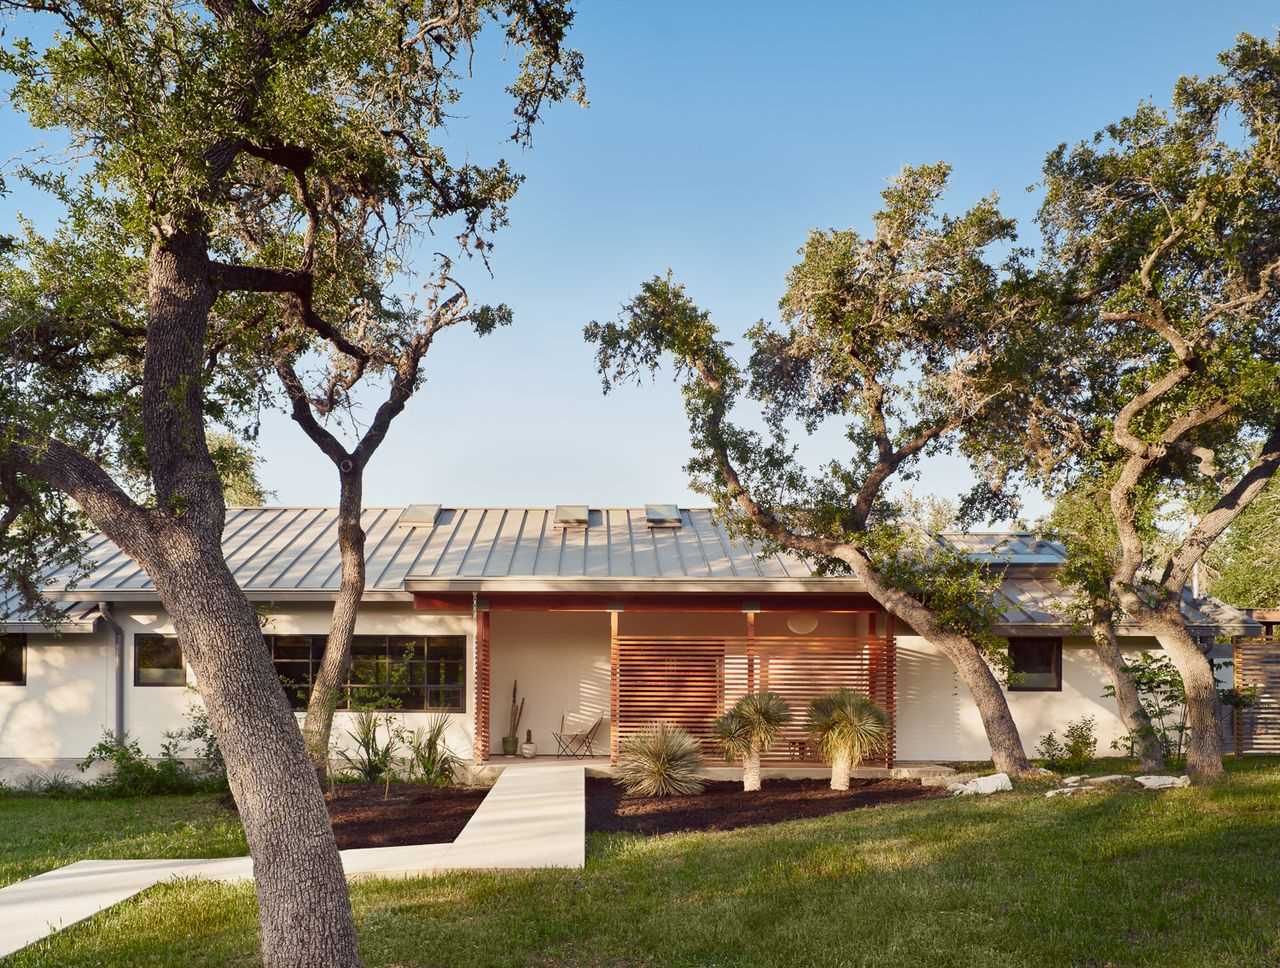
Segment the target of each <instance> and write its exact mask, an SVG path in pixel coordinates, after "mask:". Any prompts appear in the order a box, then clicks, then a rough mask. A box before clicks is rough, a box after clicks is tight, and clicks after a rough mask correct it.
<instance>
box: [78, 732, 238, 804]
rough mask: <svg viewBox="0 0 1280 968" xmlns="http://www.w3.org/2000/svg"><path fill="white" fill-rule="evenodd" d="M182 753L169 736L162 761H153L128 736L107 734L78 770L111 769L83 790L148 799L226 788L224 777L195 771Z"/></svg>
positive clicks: (180, 747) (162, 753)
mask: <svg viewBox="0 0 1280 968" xmlns="http://www.w3.org/2000/svg"><path fill="white" fill-rule="evenodd" d="M181 752H182V746H181V743H180V742H179V741H178V740H177V739H175V738H173V737H172V736H169V737H166V739H165V742H164V744H163V745H162V747H161V750H160V757H159V759H156V760H154V761H153V760H151V759H149V758H148V757H147V756H145V755H144V754H143V752H142V747H141V746H140V745H139V743H138V741H137V740H134V739H130V738H129V737H128V736H127V735H126V736H124V737H123V738H117V737H116V736H115V734H114V733H111V732H110V731H104V732H103V734H102V738H101V739H100V740H98V742H97V743H96V744H95V745H94V746H93V748H92V749H90V750H89V753H88V755H87V756H86V757H85V758H84V760H83V761H82V762H81V763H80V764H79V768H80V770H81V771H82V772H83V771H86V770H88V769H89V768H90V767H92V766H94V765H95V764H98V763H104V764H107V765H108V767H109V770H108V772H106V773H104V774H103V775H101V776H100V777H98V778H97V779H96V780H93V781H91V782H90V783H88V784H86V785H85V787H84V789H85V791H86V792H92V793H96V794H98V795H101V796H106V797H145V796H155V795H158V794H167V793H193V792H196V791H198V790H206V789H213V788H218V787H220V786H223V785H225V778H224V777H218V776H208V775H204V774H201V773H197V772H196V771H193V770H192V769H191V768H190V767H189V766H188V765H187V764H186V763H184V762H183V761H182V759H181V758H180V754H181Z"/></svg>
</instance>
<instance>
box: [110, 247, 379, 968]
mask: <svg viewBox="0 0 1280 968" xmlns="http://www.w3.org/2000/svg"><path fill="white" fill-rule="evenodd" d="M148 286H149V292H148V341H147V355H146V362H145V365H144V373H143V385H144V394H143V422H144V426H145V430H146V443H147V453H148V459H149V461H150V464H151V470H152V475H153V479H154V482H155V487H156V496H157V504H158V513H157V515H156V518H157V519H158V522H159V523H160V527H159V529H158V530H152V531H151V532H149V533H148V534H146V535H133V536H131V537H133V538H134V540H133V541H131V542H128V543H125V544H124V545H123V547H125V548H126V550H129V551H130V553H132V549H131V548H130V545H131V544H132V545H138V544H143V545H146V544H149V545H150V547H145V548H139V549H138V550H139V551H141V552H142V553H141V554H139V555H138V557H139V560H140V563H141V564H143V565H144V567H146V569H147V573H148V575H149V576H150V577H151V578H152V580H153V581H154V582H155V584H156V590H157V592H158V593H159V595H160V599H161V601H162V602H163V603H164V606H165V608H166V610H167V611H168V612H169V614H170V616H171V617H172V619H173V623H174V627H175V630H176V631H177V634H178V638H179V640H180V641H181V642H182V644H183V649H184V654H185V656H186V658H187V660H188V661H189V662H190V663H191V667H192V669H193V670H194V672H195V675H196V682H197V685H198V688H199V690H200V694H201V697H202V698H203V699H204V702H205V706H206V707H207V709H208V711H209V721H210V724H211V725H212V727H213V730H214V732H215V734H216V735H217V737H218V742H219V745H220V747H221V749H222V753H223V757H224V759H225V760H226V764H227V776H228V779H229V781H230V784H231V792H232V795H233V796H234V797H235V800H236V805H237V808H238V810H239V813H240V819H241V822H242V823H243V825H244V829H245V836H246V838H247V840H248V842H249V850H250V852H251V853H252V855H253V862H254V884H255V889H256V891H257V895H258V904H259V925H260V929H261V941H262V955H263V962H264V964H266V965H267V966H268V968H303V966H333V968H346V966H355V965H358V964H359V963H360V961H359V956H358V954H357V951H356V936H355V926H354V921H353V919H352V914H351V905H350V901H349V900H348V897H347V884H346V878H345V876H344V874H343V871H342V864H341V861H340V859H339V857H338V848H337V843H336V841H335V840H334V836H333V829H332V827H331V826H330V823H329V817H328V812H327V811H326V809H325V805H324V799H323V797H322V795H321V790H320V785H319V783H318V782H317V780H316V775H315V773H314V771H313V770H312V769H311V768H310V763H309V761H308V759H307V754H306V747H305V746H304V745H303V742H302V736H301V734H300V733H299V732H298V728H297V724H296V722H295V720H294V718H293V712H292V710H291V709H290V708H289V705H288V703H287V702H286V700H285V697H284V693H283V691H282V690H281V688H280V684H279V681H278V680H277V678H276V674H275V669H274V668H273V667H272V664H271V658H270V656H269V655H268V654H267V650H266V647H265V644H264V642H263V639H262V632H261V629H260V627H259V624H258V617H257V615H256V614H255V612H254V610H253V607H252V606H251V605H250V604H249V602H248V600H247V599H246V598H245V596H244V593H243V592H242V591H241V590H240V588H239V587H238V586H237V585H236V583H235V579H234V578H233V577H232V575H231V572H230V570H229V569H228V568H227V565H226V561H225V560H224V558H223V554H222V531H223V525H224V523H225V516H226V512H225V507H224V504H223V498H222V488H221V484H220V482H219V479H218V475H217V471H216V469H215V468H214V466H213V462H212V461H211V460H210V458H209V453H208V450H207V448H206V445H205V436H204V415H203V402H202V398H201V381H200V379H199V374H200V369H201V365H202V363H203V356H204V339H205V333H206V329H207V323H208V313H209V309H210V307H211V306H212V304H213V300H214V297H215V291H214V289H213V288H212V285H211V282H210V279H209V273H208V263H207V254H206V250H205V242H204V239H203V238H201V237H199V236H196V235H191V234H187V235H176V236H175V237H174V238H173V239H171V240H169V241H168V242H166V243H164V244H157V245H156V246H155V248H154V249H153V252H152V254H151V257H150V266H149V278H148ZM138 539H142V540H141V541H139V540H138Z"/></svg>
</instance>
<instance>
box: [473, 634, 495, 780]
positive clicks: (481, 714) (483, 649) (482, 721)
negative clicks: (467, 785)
mask: <svg viewBox="0 0 1280 968" xmlns="http://www.w3.org/2000/svg"><path fill="white" fill-rule="evenodd" d="M490 692H491V689H490V682H489V612H488V610H485V611H483V612H479V611H478V612H476V721H475V737H476V738H475V752H474V754H473V759H474V760H475V761H476V762H477V763H483V762H484V761H485V760H487V759H488V758H489V699H490Z"/></svg>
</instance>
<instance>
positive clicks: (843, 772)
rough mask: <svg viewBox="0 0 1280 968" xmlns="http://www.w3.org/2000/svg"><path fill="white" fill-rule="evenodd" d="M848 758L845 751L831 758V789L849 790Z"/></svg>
mask: <svg viewBox="0 0 1280 968" xmlns="http://www.w3.org/2000/svg"><path fill="white" fill-rule="evenodd" d="M849 767H850V757H849V754H848V752H847V751H841V752H839V753H837V754H836V755H835V756H833V757H832V758H831V789H833V790H847V789H849Z"/></svg>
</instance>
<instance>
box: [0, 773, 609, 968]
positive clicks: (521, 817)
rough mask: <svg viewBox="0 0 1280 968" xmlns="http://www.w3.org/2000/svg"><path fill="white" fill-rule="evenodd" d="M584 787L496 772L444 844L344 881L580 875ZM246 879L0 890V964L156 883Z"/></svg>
mask: <svg viewBox="0 0 1280 968" xmlns="http://www.w3.org/2000/svg"><path fill="white" fill-rule="evenodd" d="M586 833H587V811H586V783H585V771H584V770H583V768H582V767H581V766H556V767H540V768H537V769H533V768H530V769H523V770H522V769H520V768H519V767H511V768H508V769H506V770H504V771H503V773H502V775H501V776H500V777H498V781H497V782H496V783H495V784H494V785H493V788H492V789H491V790H490V791H489V794H488V796H486V797H485V798H484V800H483V801H481V803H480V806H479V808H478V809H477V810H476V812H475V813H474V814H472V815H471V819H470V820H468V821H467V825H466V826H465V827H464V828H463V830H462V833H460V834H459V835H458V839H457V840H455V841H454V842H453V843H451V844H420V845H417V846H410V847H365V848H359V849H356V850H344V851H341V857H342V866H343V869H344V870H345V871H346V873H347V876H348V877H349V878H360V877H416V876H421V875H424V874H435V873H439V872H442V871H454V870H513V869H530V868H543V867H582V866H583V864H584V863H585V861H586ZM186 877H193V878H199V879H202V880H210V881H221V882H223V883H234V882H237V881H248V880H252V879H253V862H252V860H251V859H250V858H248V857H229V858H225V859H212V860H82V861H79V862H77V863H75V864H68V865H67V866H66V867H59V868H58V869H57V870H52V871H49V872H47V873H45V874H40V875H39V876H37V877H32V878H29V879H28V880H25V881H19V882H18V883H17V884H11V885H10V886H8V887H6V888H4V889H2V890H0V958H3V957H4V956H5V955H8V954H12V953H13V952H15V951H17V950H18V949H20V948H24V947H26V946H27V945H29V944H32V943H34V942H36V941H39V940H40V939H41V938H43V937H45V936H47V935H50V934H52V933H53V932H55V931H58V930H60V929H61V928H65V927H67V926H68V925H71V924H75V923H76V922H77V921H82V920H84V919H85V918H87V917H91V916H92V915H94V914H97V913H98V912H99V911H102V910H105V909H106V908H109V907H111V906H112V905H114V904H119V903H120V902H121V901H124V900H126V899H128V898H130V897H133V895H135V894H137V893H139V892H141V891H145V890H146V889H147V888H149V887H152V886H153V885H155V884H159V883H161V882H163V881H169V880H174V879H176V878H186Z"/></svg>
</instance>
